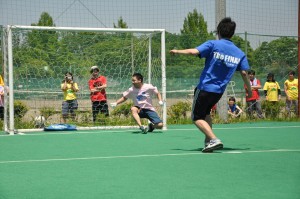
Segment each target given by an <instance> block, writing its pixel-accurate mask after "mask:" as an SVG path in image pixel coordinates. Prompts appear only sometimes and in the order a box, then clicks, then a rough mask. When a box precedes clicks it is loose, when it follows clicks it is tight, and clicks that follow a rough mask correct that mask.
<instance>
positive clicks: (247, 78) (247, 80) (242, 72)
mask: <svg viewBox="0 0 300 199" xmlns="http://www.w3.org/2000/svg"><path fill="white" fill-rule="evenodd" d="M240 73H241V76H242V79H243V81H244V84H245V85H246V87H247V91H248V97H249V98H250V97H252V89H251V85H250V80H249V77H248V74H247V72H246V71H244V70H241V71H240Z"/></svg>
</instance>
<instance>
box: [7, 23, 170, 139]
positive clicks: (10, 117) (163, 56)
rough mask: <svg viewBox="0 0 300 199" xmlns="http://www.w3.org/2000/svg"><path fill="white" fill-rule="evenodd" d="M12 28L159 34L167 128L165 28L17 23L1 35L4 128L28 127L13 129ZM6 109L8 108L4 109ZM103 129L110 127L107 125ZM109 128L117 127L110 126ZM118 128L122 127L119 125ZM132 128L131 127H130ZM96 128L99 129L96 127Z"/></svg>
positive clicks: (165, 123)
mask: <svg viewBox="0 0 300 199" xmlns="http://www.w3.org/2000/svg"><path fill="white" fill-rule="evenodd" d="M13 29H24V30H48V31H76V32H111V33H118V32H119V33H157V32H159V33H160V34H161V73H162V74H161V78H162V79H161V81H162V82H161V83H162V90H161V94H162V99H163V101H164V102H165V103H164V105H163V107H162V112H163V113H162V120H163V124H164V126H163V130H166V129H167V103H166V51H165V29H121V28H83V27H46V26H19V25H8V26H6V27H5V32H6V36H5V37H3V39H4V41H3V43H6V44H4V45H5V47H4V48H5V49H4V52H3V54H5V56H4V68H8V74H5V73H6V72H5V71H4V79H5V80H6V77H7V76H8V80H6V81H7V82H5V85H8V87H9V96H7V97H8V99H9V100H8V106H5V107H7V108H5V113H7V115H8V118H7V120H5V121H4V130H5V131H6V132H7V133H9V134H11V135H13V134H15V132H16V131H17V132H26V131H29V130H28V129H15V124H14V77H13V70H14V67H13V41H12V30H13ZM148 67H149V69H151V36H150V39H149V63H148ZM148 71H149V72H148V74H147V75H148V80H149V82H148V83H151V70H148ZM6 102H7V101H6ZM6 109H8V110H6ZM87 128H89V129H90V128H92V127H82V128H78V129H79V130H80V129H87ZM104 128H105V129H110V128H109V127H108V126H105V127H104ZM111 128H113V129H114V128H118V127H115V126H112V127H111ZM119 128H124V127H123V126H122V127H121V126H119ZM125 128H126V127H125ZM131 128H132V127H131ZM97 129H101V128H99V127H97ZM41 130H43V129H30V132H32V131H41Z"/></svg>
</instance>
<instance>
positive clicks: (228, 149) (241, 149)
mask: <svg viewBox="0 0 300 199" xmlns="http://www.w3.org/2000/svg"><path fill="white" fill-rule="evenodd" d="M172 150H175V151H202V150H203V148H197V149H172ZM246 150H250V148H231V147H224V148H223V149H218V150H214V152H216V153H217V152H218V151H246Z"/></svg>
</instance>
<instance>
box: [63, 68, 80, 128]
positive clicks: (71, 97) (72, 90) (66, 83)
mask: <svg viewBox="0 0 300 199" xmlns="http://www.w3.org/2000/svg"><path fill="white" fill-rule="evenodd" d="M61 90H62V91H63V92H64V100H63V103H62V118H63V123H66V119H67V118H68V116H69V114H70V115H71V118H72V120H74V119H75V117H76V113H75V110H77V109H78V102H77V96H76V93H77V92H78V91H79V89H78V85H77V83H76V82H74V79H73V74H72V73H70V72H67V73H66V74H65V77H64V80H63V81H62V84H61Z"/></svg>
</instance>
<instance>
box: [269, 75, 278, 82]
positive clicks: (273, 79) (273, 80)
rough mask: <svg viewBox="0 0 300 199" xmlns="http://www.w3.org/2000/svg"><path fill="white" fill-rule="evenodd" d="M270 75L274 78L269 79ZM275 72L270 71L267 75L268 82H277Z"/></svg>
mask: <svg viewBox="0 0 300 199" xmlns="http://www.w3.org/2000/svg"><path fill="white" fill-rule="evenodd" d="M269 77H272V80H269ZM275 81H276V80H275V78H274V74H273V73H268V75H267V82H275Z"/></svg>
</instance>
